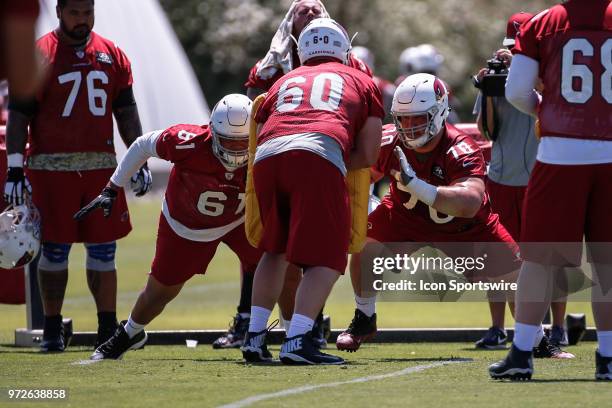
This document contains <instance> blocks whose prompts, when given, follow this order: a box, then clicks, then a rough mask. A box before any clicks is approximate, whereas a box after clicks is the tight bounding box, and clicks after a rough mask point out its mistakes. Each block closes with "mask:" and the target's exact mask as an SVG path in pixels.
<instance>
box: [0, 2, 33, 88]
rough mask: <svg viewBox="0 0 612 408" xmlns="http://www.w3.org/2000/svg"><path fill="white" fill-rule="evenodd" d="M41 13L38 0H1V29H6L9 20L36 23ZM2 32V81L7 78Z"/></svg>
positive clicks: (0, 77)
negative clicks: (14, 19)
mask: <svg viewBox="0 0 612 408" xmlns="http://www.w3.org/2000/svg"><path fill="white" fill-rule="evenodd" d="M38 12H39V5H38V0H0V27H2V28H3V29H4V26H5V24H6V19H7V18H16V17H17V18H26V19H29V20H32V24H34V22H35V21H36V18H37V17H38ZM3 29H2V30H0V81H1V80H3V79H4V78H6V75H7V72H6V65H5V61H6V55H5V52H6V50H5V49H4V41H6V40H5V38H4V33H3Z"/></svg>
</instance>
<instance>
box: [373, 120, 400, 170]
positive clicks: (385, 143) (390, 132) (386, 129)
mask: <svg viewBox="0 0 612 408" xmlns="http://www.w3.org/2000/svg"><path fill="white" fill-rule="evenodd" d="M397 137H398V136H397V131H396V130H395V126H393V125H385V126H383V131H382V138H381V139H380V153H379V154H378V160H376V163H375V164H374V165H373V166H372V170H374V171H375V172H376V173H381V174H383V175H386V174H387V173H388V172H389V171H390V169H391V160H390V159H391V158H392V157H393V148H394V147H395V145H396V142H397Z"/></svg>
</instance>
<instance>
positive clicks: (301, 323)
mask: <svg viewBox="0 0 612 408" xmlns="http://www.w3.org/2000/svg"><path fill="white" fill-rule="evenodd" d="M312 326H314V320H313V319H311V318H310V317H308V316H304V315H301V314H297V313H294V314H293V317H292V318H291V326H290V327H289V331H288V332H287V338H291V337H294V336H299V335H300V334H304V333H308V332H309V331H311V330H312Z"/></svg>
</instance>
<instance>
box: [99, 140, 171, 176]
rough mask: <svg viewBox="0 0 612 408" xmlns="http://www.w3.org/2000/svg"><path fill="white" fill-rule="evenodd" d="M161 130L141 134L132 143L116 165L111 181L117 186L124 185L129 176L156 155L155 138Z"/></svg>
mask: <svg viewBox="0 0 612 408" xmlns="http://www.w3.org/2000/svg"><path fill="white" fill-rule="evenodd" d="M160 134H161V132H150V133H147V134H145V135H142V136H140V137H138V138H136V140H135V141H134V143H132V145H131V146H130V148H129V149H128V150H127V152H126V154H125V156H123V159H122V160H121V162H120V163H119V164H118V165H117V168H116V169H115V172H114V173H113V175H112V176H111V178H110V181H111V183H113V184H114V185H116V186H119V187H125V186H127V185H128V183H129V182H130V177H132V175H133V174H134V173H136V172H137V171H138V169H140V167H141V166H142V165H143V164H144V163H145V162H146V161H147V160H148V159H149V158H150V157H158V156H157V152H156V151H155V147H156V145H157V138H158V137H159V135H160Z"/></svg>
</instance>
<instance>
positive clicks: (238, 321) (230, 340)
mask: <svg viewBox="0 0 612 408" xmlns="http://www.w3.org/2000/svg"><path fill="white" fill-rule="evenodd" d="M250 321H251V319H250V318H248V317H242V316H240V313H236V316H234V319H233V321H232V323H231V324H230V326H229V329H228V330H227V333H225V334H224V335H223V336H221V337H219V338H218V339H217V340H215V341H214V342H213V344H212V346H213V348H214V349H223V348H239V347H240V346H242V344H243V343H244V337H245V336H246V334H247V332H248V331H249V322H250Z"/></svg>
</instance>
